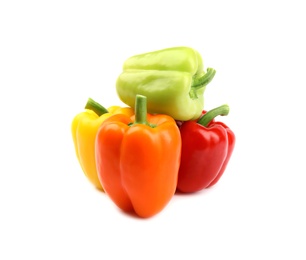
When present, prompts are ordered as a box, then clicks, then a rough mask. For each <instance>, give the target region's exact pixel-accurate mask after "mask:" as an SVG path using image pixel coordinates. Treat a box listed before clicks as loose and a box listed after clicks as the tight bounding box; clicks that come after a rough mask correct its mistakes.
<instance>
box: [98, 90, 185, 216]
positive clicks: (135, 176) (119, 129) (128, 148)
mask: <svg viewBox="0 0 306 260" xmlns="http://www.w3.org/2000/svg"><path fill="white" fill-rule="evenodd" d="M180 155H181V137H180V132H179V129H178V127H177V125H176V122H175V120H174V119H173V118H171V117H170V116H168V115H161V114H159V115H151V114H148V113H147V109H146V97H144V96H141V95H137V96H136V106H135V116H132V117H129V116H127V115H122V114H120V115H113V116H111V117H109V118H107V119H106V120H105V121H104V122H103V123H102V125H101V126H100V128H99V130H98V133H97V137H96V162H97V170H98V176H99V179H100V182H101V184H102V186H103V187H104V190H105V192H106V194H108V195H109V197H110V198H111V200H112V201H113V202H114V204H116V205H117V206H118V207H119V208H120V209H121V210H123V211H124V212H130V213H136V215H138V216H139V217H142V218H147V217H151V216H153V215H155V214H157V213H158V212H160V211H161V210H162V209H163V208H164V207H165V206H166V205H167V204H168V202H169V201H170V199H171V198H172V197H173V195H174V193H175V191H176V184H177V176H178V169H179V164H180Z"/></svg>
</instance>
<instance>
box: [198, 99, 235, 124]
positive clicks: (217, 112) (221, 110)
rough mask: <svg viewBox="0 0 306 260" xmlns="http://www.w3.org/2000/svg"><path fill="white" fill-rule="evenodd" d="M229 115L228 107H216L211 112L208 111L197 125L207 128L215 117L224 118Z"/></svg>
mask: <svg viewBox="0 0 306 260" xmlns="http://www.w3.org/2000/svg"><path fill="white" fill-rule="evenodd" d="M228 113H229V106H228V105H226V104H225V105H222V106H219V107H216V108H214V109H212V110H209V111H208V112H207V113H206V114H204V116H202V117H201V118H200V119H199V120H198V124H200V125H202V126H205V127H206V126H207V125H208V124H209V123H210V121H211V120H213V119H214V118H215V117H216V116H226V115H228Z"/></svg>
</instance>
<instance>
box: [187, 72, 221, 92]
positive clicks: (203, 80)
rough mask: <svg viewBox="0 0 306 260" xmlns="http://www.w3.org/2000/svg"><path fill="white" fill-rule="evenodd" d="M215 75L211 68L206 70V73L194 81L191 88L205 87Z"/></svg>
mask: <svg viewBox="0 0 306 260" xmlns="http://www.w3.org/2000/svg"><path fill="white" fill-rule="evenodd" d="M215 74H216V70H214V69H213V68H207V72H206V73H205V74H204V75H203V76H202V77H200V78H197V79H195V80H194V82H193V84H192V86H191V87H192V88H194V89H198V88H202V87H204V86H206V85H207V84H208V83H209V82H211V81H212V79H213V78H214V76H215Z"/></svg>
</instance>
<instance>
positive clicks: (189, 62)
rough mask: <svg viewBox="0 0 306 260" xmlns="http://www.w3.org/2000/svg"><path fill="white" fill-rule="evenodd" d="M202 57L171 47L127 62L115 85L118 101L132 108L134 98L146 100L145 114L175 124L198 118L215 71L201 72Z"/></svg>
mask: <svg viewBox="0 0 306 260" xmlns="http://www.w3.org/2000/svg"><path fill="white" fill-rule="evenodd" d="M203 66H204V65H203V61H202V58H201V55H200V54H199V53H198V52H197V51H196V50H194V49H192V48H189V47H174V48H167V49H163V50H158V51H154V52H149V53H144V54H139V55H135V56H132V57H130V58H128V59H127V60H126V61H125V62H124V64H123V72H122V73H121V74H120V75H119V77H118V78H117V81H116V90H117V94H118V96H119V98H120V99H121V101H123V102H124V103H125V104H127V105H129V106H131V107H134V103H135V102H134V101H135V96H136V95H137V94H141V95H144V96H146V97H147V100H148V101H147V102H148V112H149V113H160V114H167V115H170V116H171V117H173V118H174V119H175V120H182V121H187V120H194V119H197V118H199V116H200V115H201V112H202V109H203V106H204V91H205V88H206V85H207V84H208V83H209V82H210V81H211V80H212V79H213V77H214V75H215V70H214V69H212V68H208V69H207V71H206V72H204V70H203Z"/></svg>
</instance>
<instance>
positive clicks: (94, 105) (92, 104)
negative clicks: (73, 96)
mask: <svg viewBox="0 0 306 260" xmlns="http://www.w3.org/2000/svg"><path fill="white" fill-rule="evenodd" d="M85 109H90V110H92V111H94V112H95V113H96V114H97V115H98V116H101V115H103V114H106V113H108V110H107V109H106V108H105V107H103V106H102V105H100V104H99V103H98V102H96V101H94V100H93V99H92V98H88V100H87V103H86V105H85Z"/></svg>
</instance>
